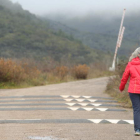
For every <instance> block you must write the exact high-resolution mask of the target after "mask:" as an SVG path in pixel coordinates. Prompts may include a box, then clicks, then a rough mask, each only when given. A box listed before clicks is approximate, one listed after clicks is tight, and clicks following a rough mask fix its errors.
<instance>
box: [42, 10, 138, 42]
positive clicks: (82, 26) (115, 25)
mask: <svg viewBox="0 0 140 140" xmlns="http://www.w3.org/2000/svg"><path fill="white" fill-rule="evenodd" d="M139 13H140V11H139V10H137V11H135V12H128V13H127V10H126V16H125V20H124V26H125V27H126V30H125V34H124V38H128V39H134V40H139V39H140V28H139V26H140V14H139ZM44 17H46V18H48V19H52V20H54V21H58V22H60V23H62V24H64V25H67V26H69V27H71V28H74V29H77V30H79V31H84V32H90V33H98V34H99V33H100V34H107V35H113V36H117V35H118V32H119V28H120V23H121V18H122V14H120V15H118V14H117V15H116V16H115V15H114V16H112V14H111V13H110V15H109V14H107V13H103V14H102V15H101V14H98V15H96V14H95V15H92V14H89V15H87V16H83V17H81V16H79V17H78V16H76V17H70V16H69V15H67V16H64V15H63V14H62V15H60V14H59V15H57V14H56V15H51V14H50V15H48V16H47V15H46V16H44Z"/></svg>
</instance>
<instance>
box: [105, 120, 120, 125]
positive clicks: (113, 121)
mask: <svg viewBox="0 0 140 140" xmlns="http://www.w3.org/2000/svg"><path fill="white" fill-rule="evenodd" d="M106 120H107V121H109V122H110V123H114V124H117V123H118V122H119V121H120V120H113V119H106Z"/></svg>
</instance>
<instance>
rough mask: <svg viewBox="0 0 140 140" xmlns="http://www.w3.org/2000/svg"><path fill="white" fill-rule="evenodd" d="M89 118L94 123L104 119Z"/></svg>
mask: <svg viewBox="0 0 140 140" xmlns="http://www.w3.org/2000/svg"><path fill="white" fill-rule="evenodd" d="M88 120H89V121H91V122H93V123H100V122H101V121H102V119H88Z"/></svg>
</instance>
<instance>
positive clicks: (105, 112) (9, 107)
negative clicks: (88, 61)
mask: <svg viewBox="0 0 140 140" xmlns="http://www.w3.org/2000/svg"><path fill="white" fill-rule="evenodd" d="M107 81H108V78H107V77H104V78H97V79H91V80H83V81H77V82H69V83H62V84H54V85H48V86H40V87H33V88H25V89H12V90H11V89H9V90H0V140H135V139H136V140H137V139H140V137H136V136H134V135H133V133H134V131H133V112H132V109H125V108H122V107H121V106H120V105H119V104H118V103H117V102H116V101H114V100H113V99H112V98H110V97H109V96H108V95H107V94H105V93H104V91H105V88H106V84H107Z"/></svg>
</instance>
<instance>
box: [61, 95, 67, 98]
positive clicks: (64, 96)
mask: <svg viewBox="0 0 140 140" xmlns="http://www.w3.org/2000/svg"><path fill="white" fill-rule="evenodd" d="M60 96H61V97H63V98H68V97H69V95H60Z"/></svg>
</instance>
